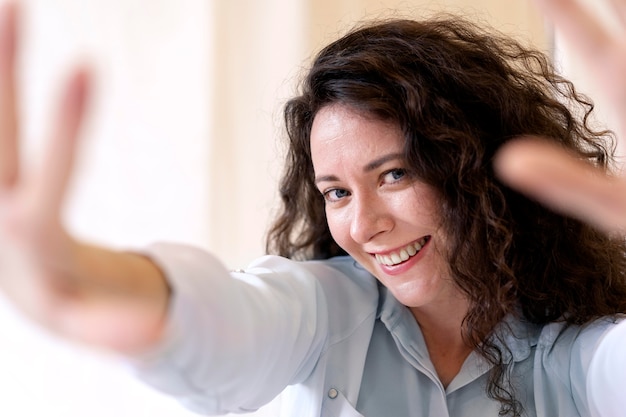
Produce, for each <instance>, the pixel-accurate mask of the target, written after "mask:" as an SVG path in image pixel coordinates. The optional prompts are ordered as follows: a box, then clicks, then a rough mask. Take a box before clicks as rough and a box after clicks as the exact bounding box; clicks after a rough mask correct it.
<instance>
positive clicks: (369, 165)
mask: <svg viewBox="0 0 626 417" xmlns="http://www.w3.org/2000/svg"><path fill="white" fill-rule="evenodd" d="M403 158H404V155H402V154H401V153H399V152H397V153H390V154H388V155H383V156H381V157H380V158H378V159H374V160H373V161H371V162H368V163H367V164H366V165H365V166H364V167H363V172H371V171H373V170H375V169H376V168H379V167H380V166H381V165H383V164H385V163H387V162H389V161H393V160H396V159H403ZM325 181H328V182H333V181H339V178H338V177H337V176H336V175H322V176H319V177H315V184H317V183H319V182H325Z"/></svg>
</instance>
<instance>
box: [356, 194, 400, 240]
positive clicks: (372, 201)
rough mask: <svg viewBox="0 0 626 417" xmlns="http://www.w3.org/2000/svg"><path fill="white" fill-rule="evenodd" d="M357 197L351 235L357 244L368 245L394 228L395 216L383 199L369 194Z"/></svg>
mask: <svg viewBox="0 0 626 417" xmlns="http://www.w3.org/2000/svg"><path fill="white" fill-rule="evenodd" d="M355 197H356V196H353V200H352V204H353V206H352V218H351V223H350V235H351V236H352V239H353V240H354V241H355V242H357V243H359V244H364V243H367V242H369V241H371V240H372V239H373V238H374V237H376V236H378V235H379V234H381V233H385V232H388V231H390V230H391V229H392V228H393V216H392V215H391V213H390V210H389V209H388V207H387V205H386V204H385V201H384V199H383V198H382V197H380V196H371V195H367V194H366V195H362V196H359V197H356V198H355Z"/></svg>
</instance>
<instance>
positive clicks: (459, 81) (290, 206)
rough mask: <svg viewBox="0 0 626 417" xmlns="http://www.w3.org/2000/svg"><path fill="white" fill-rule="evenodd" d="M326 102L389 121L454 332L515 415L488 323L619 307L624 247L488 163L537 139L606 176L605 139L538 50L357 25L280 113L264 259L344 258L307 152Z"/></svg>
mask: <svg viewBox="0 0 626 417" xmlns="http://www.w3.org/2000/svg"><path fill="white" fill-rule="evenodd" d="M336 103H338V104H341V105H345V106H349V107H350V108H352V109H355V110H356V111H358V112H362V113H365V114H368V115H371V116H374V117H376V118H378V119H379V120H383V121H389V122H392V123H395V124H397V125H399V126H400V127H401V129H402V132H403V134H404V137H405V140H406V145H405V149H404V157H405V159H406V162H407V166H408V167H409V169H410V170H411V171H412V172H411V173H412V174H413V175H415V176H416V177H417V178H419V179H420V180H421V181H424V182H425V183H427V184H429V185H430V186H432V187H434V188H435V189H436V190H438V192H439V193H440V195H441V197H442V217H443V225H444V228H445V230H446V232H447V233H448V236H449V237H450V240H451V243H450V245H451V247H450V248H449V252H448V261H449V264H450V270H451V272H452V275H453V279H454V281H455V283H456V285H457V286H458V287H459V288H460V290H461V291H462V292H464V293H465V294H466V295H467V297H468V299H469V300H470V303H471V304H470V309H469V312H468V313H467V316H466V317H465V320H464V323H463V334H464V338H465V340H466V341H467V342H468V343H469V344H470V345H471V346H473V347H474V348H475V349H476V350H477V351H478V352H480V353H481V354H482V355H483V356H484V357H485V358H486V359H487V360H489V361H490V362H491V363H493V364H494V368H493V370H492V372H491V374H490V378H489V383H488V387H487V393H488V395H489V396H491V397H492V398H495V399H497V400H498V401H500V403H501V414H509V415H515V416H517V415H521V413H522V412H523V407H522V405H521V404H520V403H519V401H517V400H516V398H515V393H514V390H513V388H512V387H511V384H510V381H509V378H508V371H509V370H508V369H507V366H506V365H505V364H504V361H503V357H504V356H505V354H506V352H502V350H501V349H502V348H499V347H498V346H501V344H498V343H496V342H495V341H494V338H498V335H497V334H495V333H496V332H494V329H495V328H496V325H497V324H498V323H501V322H502V320H503V318H504V317H505V316H506V315H508V314H518V315H521V316H522V317H521V318H522V319H524V320H527V321H530V322H533V323H538V324H544V323H548V322H552V321H557V320H563V321H566V322H567V323H571V324H583V323H587V322H589V321H591V320H593V319H596V318H598V317H601V316H606V315H613V314H617V313H620V312H626V279H625V275H624V271H625V263H626V258H625V250H624V249H625V245H624V240H623V239H618V238H612V237H609V236H606V235H604V234H602V233H600V232H599V231H597V230H595V229H593V228H592V227H590V226H588V225H587V224H585V223H582V222H580V221H578V220H576V219H572V218H569V217H567V216H563V215H561V214H557V213H554V212H553V211H551V210H549V209H547V208H546V207H544V206H542V205H541V204H539V203H537V202H535V201H533V200H531V199H529V198H527V197H525V196H523V195H521V194H519V193H518V192H516V191H514V190H512V189H510V188H508V187H507V186H506V185H504V184H503V183H502V182H500V181H499V179H498V178H497V177H496V175H495V173H494V169H493V166H492V161H493V158H494V155H495V154H496V152H497V151H498V149H499V148H500V147H501V146H502V145H503V144H504V143H506V142H507V141H509V140H511V139H513V138H515V137H518V136H520V135H540V136H542V137H545V138H548V139H549V140H552V141H554V142H557V143H559V144H561V145H562V146H563V147H565V148H567V149H570V150H571V151H572V152H574V153H575V154H577V155H578V156H579V157H580V158H581V159H582V160H585V161H588V162H589V163H591V164H593V165H595V166H598V167H602V168H604V169H610V164H611V162H612V160H613V159H612V158H613V157H612V155H613V152H614V141H613V137H612V135H611V133H610V132H607V131H596V130H594V129H593V128H592V127H590V124H589V122H588V118H589V115H590V114H591V113H592V110H593V104H592V103H591V101H590V100H588V99H587V98H585V97H584V96H582V95H580V94H578V93H577V92H576V90H575V89H574V86H573V85H572V84H571V83H570V82H569V81H567V80H565V79H564V78H562V77H561V76H559V75H557V74H556V72H555V70H554V68H553V67H552V65H551V64H550V61H549V59H548V58H547V57H546V56H545V55H544V54H542V53H541V52H538V51H535V50H532V49H529V48H527V47H525V46H523V45H521V44H520V43H519V42H517V41H515V40H513V39H510V38H508V37H506V36H504V35H501V34H499V33H498V32H496V31H494V30H493V29H484V28H482V27H480V26H478V25H476V24H473V23H471V22H468V21H466V20H464V19H462V18H459V17H456V16H439V17H436V18H433V19H430V20H426V21H412V20H388V21H379V22H374V23H370V24H367V25H365V26H361V27H358V28H356V29H354V30H352V31H351V32H350V33H348V34H347V35H345V36H343V37H342V38H341V39H339V40H337V41H335V42H333V43H332V44H330V45H329V46H327V47H326V48H324V49H323V50H322V51H321V52H319V54H318V55H317V57H316V58H315V60H314V62H313V65H312V67H311V68H310V70H309V72H308V74H307V76H306V78H305V79H304V81H303V84H302V86H301V92H300V95H299V96H297V97H295V98H293V99H292V100H290V101H289V102H288V103H287V105H286V107H285V111H284V116H285V121H286V128H287V134H288V138H289V149H288V154H287V161H286V171H285V173H284V176H283V178H282V181H281V185H280V195H281V197H282V203H283V206H282V211H281V213H280V214H279V216H278V218H277V219H276V221H275V223H274V224H273V227H272V228H271V229H270V232H269V235H268V243H267V249H268V251H269V252H270V253H278V254H280V255H283V256H286V257H290V258H296V259H325V258H329V257H332V256H336V255H341V254H345V252H344V251H343V250H342V249H341V248H340V247H339V246H338V245H337V244H336V243H335V242H334V241H333V239H332V237H331V234H330V231H329V228H328V225H327V223H326V217H325V211H324V201H323V198H322V196H321V195H320V193H319V191H318V190H317V188H316V187H315V185H314V181H313V179H314V173H313V166H312V162H311V153H310V144H309V140H310V132H311V125H312V122H313V119H314V117H315V115H316V114H317V112H318V111H319V110H320V109H321V108H322V107H324V106H328V105H330V104H336Z"/></svg>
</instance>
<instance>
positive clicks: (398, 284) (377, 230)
mask: <svg viewBox="0 0 626 417" xmlns="http://www.w3.org/2000/svg"><path fill="white" fill-rule="evenodd" d="M403 148H404V136H403V134H402V132H401V130H400V128H399V127H398V126H396V125H394V124H391V123H388V122H385V121H381V120H378V119H375V118H372V117H366V116H363V115H361V114H359V113H357V112H355V111H354V110H352V109H351V108H349V107H347V106H341V105H330V106H327V107H324V108H322V109H321V110H320V111H319V112H318V113H317V115H316V117H315V119H314V122H313V126H312V130H311V157H312V161H313V167H314V170H315V181H316V186H317V188H318V189H319V191H320V192H321V193H322V194H323V195H324V199H325V208H326V217H327V221H328V226H329V229H330V231H331V234H332V236H333V238H334V239H335V241H336V242H337V244H338V245H339V246H341V247H342V248H343V249H344V250H345V251H346V252H347V253H348V254H350V255H351V256H352V257H353V258H354V259H355V260H356V261H358V262H359V263H360V264H361V265H362V266H363V267H365V268H366V269H367V270H369V271H370V272H371V273H372V274H373V275H374V276H376V277H377V278H378V280H379V281H381V283H383V285H385V286H386V287H387V288H389V289H390V290H391V291H392V293H393V294H394V295H395V296H396V298H398V299H399V300H400V301H401V302H402V303H404V304H405V305H408V306H415V305H423V304H424V303H428V302H430V301H432V300H433V299H434V298H436V297H437V296H438V295H439V294H440V293H441V291H442V289H443V287H445V286H446V285H448V283H449V282H450V280H449V274H448V272H447V271H448V268H447V262H446V259H445V257H444V255H443V252H444V251H443V248H445V247H446V237H445V234H444V233H443V232H442V230H441V221H440V216H439V213H440V199H439V198H438V193H437V192H436V191H435V190H434V189H433V188H432V187H430V186H428V185H427V184H425V183H423V182H420V181H419V180H417V179H415V178H413V177H412V176H411V175H410V173H409V172H410V170H409V169H408V167H407V166H406V162H405V160H404V156H403Z"/></svg>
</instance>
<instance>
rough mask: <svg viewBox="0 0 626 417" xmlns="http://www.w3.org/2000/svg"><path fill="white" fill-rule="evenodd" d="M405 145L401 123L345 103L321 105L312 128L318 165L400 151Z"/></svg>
mask: <svg viewBox="0 0 626 417" xmlns="http://www.w3.org/2000/svg"><path fill="white" fill-rule="evenodd" d="M403 146H404V137H403V135H402V132H401V130H400V127H399V126H397V125H395V124H393V123H390V122H386V121H383V120H380V119H377V118H375V117H373V116H367V115H363V114H362V113H359V112H357V111H356V110H354V109H352V108H350V107H348V106H344V105H338V104H333V105H329V106H326V107H323V108H321V109H320V110H319V111H318V113H317V115H316V116H315V119H314V120H313V125H312V128H311V158H312V160H313V165H314V167H315V168H318V167H320V166H324V165H327V164H328V163H330V162H332V161H337V160H340V161H343V162H346V161H350V162H356V161H363V160H366V159H368V158H373V157H377V156H380V155H382V154H384V153H401V152H402V148H403ZM316 171H317V169H316Z"/></svg>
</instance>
